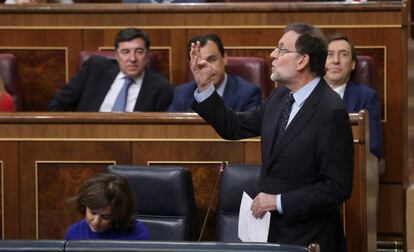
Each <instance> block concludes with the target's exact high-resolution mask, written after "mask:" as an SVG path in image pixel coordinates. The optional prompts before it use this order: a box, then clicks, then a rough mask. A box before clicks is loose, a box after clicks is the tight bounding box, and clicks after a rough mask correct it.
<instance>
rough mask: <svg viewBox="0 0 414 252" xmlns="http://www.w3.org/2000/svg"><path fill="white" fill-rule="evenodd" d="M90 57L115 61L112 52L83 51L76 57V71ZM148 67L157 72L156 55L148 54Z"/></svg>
mask: <svg viewBox="0 0 414 252" xmlns="http://www.w3.org/2000/svg"><path fill="white" fill-rule="evenodd" d="M92 55H94V56H101V57H105V58H109V59H116V57H115V53H114V51H93V50H85V51H81V52H80V53H79V57H78V69H79V68H80V67H81V66H82V65H83V63H85V61H87V60H88V59H89V58H90V57H91V56H92ZM148 57H149V60H148V67H150V68H151V69H154V70H159V69H158V66H157V63H156V62H157V60H156V55H154V54H152V53H151V51H150V52H149V54H148Z"/></svg>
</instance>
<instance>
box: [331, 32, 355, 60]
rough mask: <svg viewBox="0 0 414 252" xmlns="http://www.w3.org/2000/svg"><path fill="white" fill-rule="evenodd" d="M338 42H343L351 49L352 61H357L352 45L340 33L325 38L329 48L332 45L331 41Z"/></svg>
mask: <svg viewBox="0 0 414 252" xmlns="http://www.w3.org/2000/svg"><path fill="white" fill-rule="evenodd" d="M338 40H345V41H346V42H347V43H348V44H349V46H350V47H351V54H352V60H354V61H355V62H356V61H357V53H356V50H355V47H354V45H353V44H352V43H351V42H350V41H349V39H348V37H347V36H345V35H344V34H342V33H340V32H335V33H332V34H330V35H328V37H327V40H326V41H327V42H326V44H327V45H328V46H329V44H330V43H332V42H333V41H338Z"/></svg>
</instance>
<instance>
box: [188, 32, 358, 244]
mask: <svg viewBox="0 0 414 252" xmlns="http://www.w3.org/2000/svg"><path fill="white" fill-rule="evenodd" d="M199 51H200V44H199V43H198V42H197V43H195V44H193V46H192V51H191V66H192V71H193V73H194V75H195V76H196V78H195V79H196V81H197V86H198V89H197V91H196V92H195V94H194V95H195V98H196V100H197V102H194V104H193V108H194V110H195V111H196V112H197V113H198V114H199V115H200V116H202V117H203V118H204V119H205V120H206V121H208V122H209V123H210V124H212V126H213V127H214V128H215V129H216V131H217V132H218V133H219V134H220V135H221V136H222V137H223V138H226V139H242V138H247V137H253V136H261V150H262V168H261V172H260V179H259V184H258V192H259V193H258V195H257V196H256V197H255V199H254V200H253V203H252V205H251V211H252V214H253V216H255V217H257V218H260V217H261V216H263V215H264V213H265V211H270V212H271V222H270V230H269V236H268V241H269V242H277V243H286V244H297V245H301V246H307V245H309V244H310V243H312V242H316V243H319V245H320V249H321V251H336V252H338V251H346V240H345V236H344V232H343V228H342V224H341V220H340V215H339V210H338V207H339V206H340V205H341V204H342V203H343V202H344V201H345V200H346V199H347V198H348V197H349V196H350V195H351V192H352V179H353V163H354V156H353V155H354V150H353V137H352V130H351V124H350V121H349V115H348V112H347V111H346V109H345V106H344V104H343V102H342V100H341V98H340V97H339V96H338V95H337V94H336V93H335V92H334V91H333V90H332V89H331V88H330V87H329V86H328V85H327V84H326V82H325V81H324V79H323V78H322V76H323V75H324V73H325V61H326V56H327V48H326V44H325V42H324V39H323V35H322V33H321V32H320V31H319V29H317V28H315V27H313V26H311V25H308V24H290V25H288V26H287V27H286V28H285V29H284V34H283V36H282V37H281V39H280V40H279V43H278V45H277V47H276V49H275V50H274V51H273V52H272V53H271V54H270V56H271V57H272V58H273V62H272V76H271V78H272V80H273V81H275V82H277V83H278V84H279V87H278V88H277V89H275V90H274V91H273V92H272V93H271V94H270V96H269V97H268V98H267V100H266V101H265V102H264V103H263V104H262V105H260V106H257V107H255V108H252V109H250V110H248V111H246V112H233V111H231V110H229V109H227V108H226V106H224V104H223V100H222V99H221V98H220V96H218V95H217V93H216V92H215V91H214V89H213V88H212V87H211V85H210V84H209V83H210V82H209V79H210V77H211V69H210V66H209V62H208V61H206V60H204V59H202V58H200V55H199Z"/></svg>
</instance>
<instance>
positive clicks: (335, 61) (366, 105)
mask: <svg viewBox="0 0 414 252" xmlns="http://www.w3.org/2000/svg"><path fill="white" fill-rule="evenodd" d="M356 64H357V55H356V51H355V48H354V46H353V45H352V44H351V43H350V42H349V40H348V38H347V37H346V36H344V35H343V34H340V33H334V34H332V35H330V36H329V38H328V57H327V59H326V65H325V67H326V74H325V77H324V78H325V80H326V82H327V83H328V84H329V86H331V88H332V89H333V90H334V91H335V92H337V93H338V94H339V96H341V98H342V99H343V100H344V103H345V106H346V109H347V111H348V112H349V113H358V112H359V111H360V110H361V109H367V110H368V114H369V132H370V133H369V142H370V143H369V149H370V151H371V153H372V154H374V155H375V156H377V157H378V158H380V157H381V156H382V135H381V114H380V106H379V100H378V96H377V93H376V92H375V91H374V90H373V89H371V88H369V87H368V86H367V85H364V84H360V83H354V82H352V81H351V80H350V77H351V74H352V71H353V70H355V68H356Z"/></svg>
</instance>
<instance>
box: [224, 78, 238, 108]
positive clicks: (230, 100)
mask: <svg viewBox="0 0 414 252" xmlns="http://www.w3.org/2000/svg"><path fill="white" fill-rule="evenodd" d="M236 91H237V90H236V85H235V81H234V79H233V78H232V77H231V76H230V75H227V83H226V87H225V89H224V92H223V101H224V104H225V105H226V106H227V107H229V108H232V107H234V106H233V105H234V103H235V99H236V96H235V92H236Z"/></svg>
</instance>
